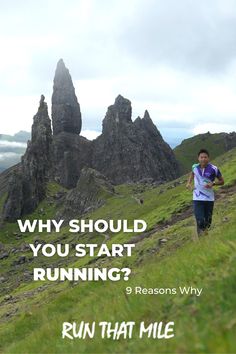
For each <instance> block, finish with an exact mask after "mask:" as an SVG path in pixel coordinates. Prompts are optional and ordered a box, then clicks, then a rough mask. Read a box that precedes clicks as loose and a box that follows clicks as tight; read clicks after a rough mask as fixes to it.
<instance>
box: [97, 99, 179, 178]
mask: <svg viewBox="0 0 236 354" xmlns="http://www.w3.org/2000/svg"><path fill="white" fill-rule="evenodd" d="M131 114H132V108H131V102H130V101H129V100H127V99H126V98H124V97H122V96H121V95H119V96H118V97H117V98H116V100H115V103H114V104H113V105H112V106H109V107H108V110H107V113H106V116H105V118H104V120H103V131H102V134H101V135H100V136H99V137H98V138H97V139H96V140H94V141H93V145H94V149H93V150H94V153H93V160H92V165H93V168H95V169H97V170H98V171H100V172H102V173H103V174H105V175H106V176H108V177H109V178H110V179H111V180H112V181H113V182H114V183H116V184H119V183H125V182H134V181H140V180H142V179H146V178H152V179H154V180H157V181H159V182H163V181H168V180H170V179H174V178H176V177H177V176H178V175H179V170H178V163H177V161H176V160H175V157H174V155H173V152H172V150H171V148H170V147H169V145H168V144H167V143H166V142H165V141H164V140H163V138H162V136H161V134H160V132H159V131H158V130H157V128H156V126H155V125H154V124H153V122H152V120H151V118H150V116H149V113H148V112H147V111H146V112H145V114H144V117H143V118H142V119H141V118H140V117H138V118H137V119H136V120H135V121H134V122H133V121H132V119H131Z"/></svg>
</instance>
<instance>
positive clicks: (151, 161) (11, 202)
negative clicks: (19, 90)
mask: <svg viewBox="0 0 236 354" xmlns="http://www.w3.org/2000/svg"><path fill="white" fill-rule="evenodd" d="M131 115H132V107H131V102H130V101H129V100H128V99H126V98H124V97H122V96H121V95H119V96H118V97H117V98H116V100H115V103H114V104H113V105H111V106H109V107H108V109H107V113H106V116H105V118H104V119H103V123H102V127H103V129H102V134H101V135H100V136H99V137H97V139H95V140H93V141H89V140H87V139H86V138H84V137H82V136H80V135H79V133H80V130H81V113H80V106H79V103H78V101H77V97H76V95H75V89H74V86H73V82H72V79H71V76H70V74H69V71H68V69H67V68H66V67H65V64H64V62H63V60H62V59H61V60H60V61H59V62H58V64H57V68H56V72H55V78H54V86H53V95H52V126H53V134H52V130H51V121H50V118H49V116H48V110H47V104H46V103H45V102H44V96H43V95H42V96H41V100H40V105H39V109H38V112H37V114H36V115H35V116H34V122H33V125H32V139H31V141H30V142H28V147H27V150H26V152H25V154H24V156H23V157H22V161H21V163H20V164H19V165H18V167H17V169H14V173H12V174H11V178H10V179H8V180H9V188H8V195H7V199H6V202H5V204H4V208H3V219H4V220H8V221H14V220H15V219H16V218H18V217H20V216H22V215H24V214H27V213H29V212H31V211H33V210H34V209H35V208H36V206H37V205H38V203H39V202H40V201H41V200H42V199H43V198H44V197H45V193H46V185H47V182H48V181H49V180H53V181H57V182H58V183H59V184H61V185H63V186H64V187H67V188H69V189H72V191H71V192H68V196H67V198H66V199H65V208H67V209H68V212H69V213H70V214H72V213H73V211H75V212H76V213H77V214H78V213H83V212H84V211H85V210H87V209H88V208H93V207H98V206H99V205H101V203H102V201H103V199H100V197H99V198H98V195H100V192H101V188H103V191H104V189H105V190H106V192H108V191H109V193H110V192H112V191H113V190H112V187H111V184H110V183H114V184H120V183H126V182H135V181H140V180H147V179H152V180H155V181H158V182H159V183H162V182H164V181H168V180H171V179H174V178H176V177H178V176H179V166H178V163H177V161H176V159H175V157H174V154H173V151H172V150H171V148H170V147H169V145H168V144H167V143H166V142H165V141H164V140H163V138H162V136H161V134H160V132H159V131H158V129H157V128H156V126H155V125H154V124H153V122H152V120H151V118H150V116H149V113H148V112H147V111H145V114H144V117H143V118H142V119H141V118H140V117H138V118H137V119H136V120H135V121H134V122H133V121H132V119H131ZM82 171H83V172H82ZM105 176H106V177H105ZM7 178H8V177H7ZM107 178H108V179H109V180H110V182H108V180H107ZM5 179H6V178H4V183H6V181H5ZM0 180H1V178H0ZM0 191H1V188H0ZM63 213H64V214H65V213H66V212H65V210H64V211H63Z"/></svg>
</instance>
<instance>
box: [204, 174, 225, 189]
mask: <svg viewBox="0 0 236 354" xmlns="http://www.w3.org/2000/svg"><path fill="white" fill-rule="evenodd" d="M216 178H217V180H218V181H217V182H215V181H214V182H209V183H207V185H206V188H212V187H213V186H223V184H224V183H225V181H224V178H223V176H219V177H216Z"/></svg>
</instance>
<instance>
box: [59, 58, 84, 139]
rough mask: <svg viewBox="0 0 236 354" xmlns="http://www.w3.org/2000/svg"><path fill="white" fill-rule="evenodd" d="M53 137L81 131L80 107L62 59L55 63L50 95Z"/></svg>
mask: <svg viewBox="0 0 236 354" xmlns="http://www.w3.org/2000/svg"><path fill="white" fill-rule="evenodd" d="M52 125H53V135H57V134H59V133H61V132H68V133H76V134H79V133H80V131H81V125H82V121H81V112H80V105H79V103H78V100H77V97H76V95H75V89H74V86H73V82H72V79H71V76H70V73H69V70H68V69H67V68H66V66H65V64H64V62H63V60H62V59H60V60H59V61H58V63H57V68H56V72H55V77H54V85H53V94H52Z"/></svg>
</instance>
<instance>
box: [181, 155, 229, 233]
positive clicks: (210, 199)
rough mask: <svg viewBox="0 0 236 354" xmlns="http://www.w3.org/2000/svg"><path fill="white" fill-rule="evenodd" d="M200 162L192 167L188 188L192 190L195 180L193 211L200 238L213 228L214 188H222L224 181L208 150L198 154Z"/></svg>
mask: <svg viewBox="0 0 236 354" xmlns="http://www.w3.org/2000/svg"><path fill="white" fill-rule="evenodd" d="M198 161H199V163H197V164H194V165H193V166H192V172H191V173H190V175H189V179H188V182H187V185H186V187H187V188H188V189H189V190H192V181H193V179H194V188H193V210H194V215H195V218H196V223H197V233H198V235H199V236H200V235H202V234H203V233H207V230H208V229H209V228H210V226H211V222H212V214H213V207H214V200H215V197H214V191H213V186H216V185H217V186H222V185H223V184H224V179H223V177H222V174H221V172H220V170H219V168H218V167H217V166H215V165H213V164H211V163H210V162H209V152H208V151H207V150H206V149H201V150H200V151H199V152H198ZM215 178H217V180H218V181H217V182H215Z"/></svg>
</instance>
